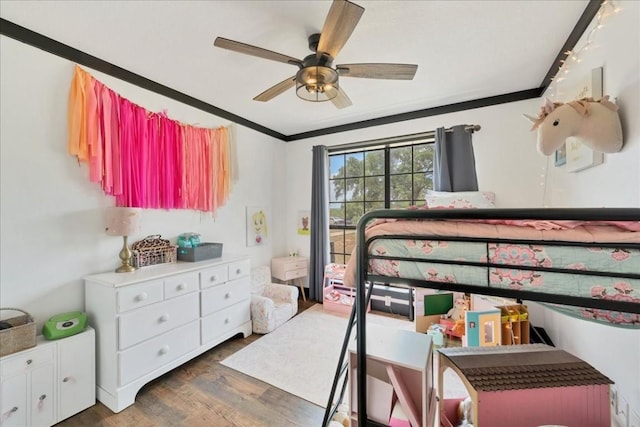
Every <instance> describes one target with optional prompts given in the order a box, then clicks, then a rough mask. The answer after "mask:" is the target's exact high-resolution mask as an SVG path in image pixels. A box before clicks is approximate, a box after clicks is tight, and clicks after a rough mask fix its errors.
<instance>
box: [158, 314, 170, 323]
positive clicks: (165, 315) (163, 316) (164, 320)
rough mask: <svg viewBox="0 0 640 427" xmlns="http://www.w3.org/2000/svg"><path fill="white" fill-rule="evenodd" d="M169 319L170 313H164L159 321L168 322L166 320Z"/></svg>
mask: <svg viewBox="0 0 640 427" xmlns="http://www.w3.org/2000/svg"><path fill="white" fill-rule="evenodd" d="M168 320H169V315H168V314H163V315H162V316H160V318H159V319H158V321H159V322H160V323H164V322H166V321H168Z"/></svg>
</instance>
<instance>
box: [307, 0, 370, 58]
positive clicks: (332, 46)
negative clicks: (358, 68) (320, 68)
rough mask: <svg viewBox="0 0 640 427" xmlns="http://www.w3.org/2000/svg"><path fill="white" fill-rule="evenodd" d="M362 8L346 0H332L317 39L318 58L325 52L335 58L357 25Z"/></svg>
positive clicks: (362, 11)
mask: <svg viewBox="0 0 640 427" xmlns="http://www.w3.org/2000/svg"><path fill="white" fill-rule="evenodd" d="M363 13H364V8H363V7H361V6H358V5H357V4H355V3H351V2H350V1H348V0H333V3H332V4H331V8H330V9H329V13H328V14H327V18H326V19H325V21H324V26H323V27H322V32H321V33H320V40H319V41H318V49H317V52H318V53H317V55H318V58H319V57H320V56H321V55H322V54H323V53H326V54H328V55H329V56H331V57H332V58H335V57H336V56H337V55H338V52H340V49H342V47H343V46H344V44H345V43H346V42H347V40H348V39H349V36H351V33H353V30H354V29H355V28H356V25H358V21H360V17H361V16H362V14H363Z"/></svg>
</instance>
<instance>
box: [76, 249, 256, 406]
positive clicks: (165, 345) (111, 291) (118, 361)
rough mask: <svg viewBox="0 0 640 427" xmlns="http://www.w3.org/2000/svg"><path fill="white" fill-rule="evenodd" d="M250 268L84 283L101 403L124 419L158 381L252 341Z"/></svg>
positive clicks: (208, 265) (190, 266) (246, 264)
mask: <svg viewBox="0 0 640 427" xmlns="http://www.w3.org/2000/svg"><path fill="white" fill-rule="evenodd" d="M250 269H251V265H250V260H249V258H247V257H223V258H217V259H216V260H210V261H201V262H178V263H172V264H162V265H157V266H152V267H145V268H141V269H139V270H136V271H134V272H133V273H103V274H95V275H91V276H88V277H85V303H86V311H87V314H88V316H89V319H90V323H91V324H92V325H94V326H95V328H96V337H97V343H98V345H97V395H98V400H100V401H101V402H102V403H104V404H105V405H106V406H107V407H109V409H111V410H112V411H114V412H120V411H122V410H123V409H124V408H126V407H127V406H129V405H131V404H133V402H134V401H135V397H136V394H137V393H138V391H139V390H140V388H141V387H142V386H143V385H145V384H146V383H148V382H149V381H151V380H152V379H154V378H157V377H159V376H160V375H162V374H164V373H166V372H168V371H170V370H171V369H173V368H175V367H177V366H179V365H181V364H183V363H184V362H186V361H188V360H190V359H192V358H194V357H195V356H197V355H199V354H201V353H203V352H205V351H207V350H209V349H210V348H212V347H214V346H216V345H217V344H219V343H221V342H223V341H225V340H227V339H229V338H231V337H233V336H234V335H236V334H239V333H242V334H243V335H244V337H247V336H249V335H251V312H250V301H251V296H250Z"/></svg>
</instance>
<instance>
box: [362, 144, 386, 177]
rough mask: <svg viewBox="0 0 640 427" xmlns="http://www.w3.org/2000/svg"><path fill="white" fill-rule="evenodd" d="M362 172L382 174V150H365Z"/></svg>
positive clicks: (368, 174) (369, 174)
mask: <svg viewBox="0 0 640 427" xmlns="http://www.w3.org/2000/svg"><path fill="white" fill-rule="evenodd" d="M364 155H365V165H364V174H365V175H367V176H371V175H384V151H383V150H376V151H367V152H366V153H365V154H364Z"/></svg>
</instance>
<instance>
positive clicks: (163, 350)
mask: <svg viewBox="0 0 640 427" xmlns="http://www.w3.org/2000/svg"><path fill="white" fill-rule="evenodd" d="M167 353H169V346H168V345H163V346H162V347H160V350H158V354H159V355H160V356H164V355H165V354H167Z"/></svg>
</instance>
